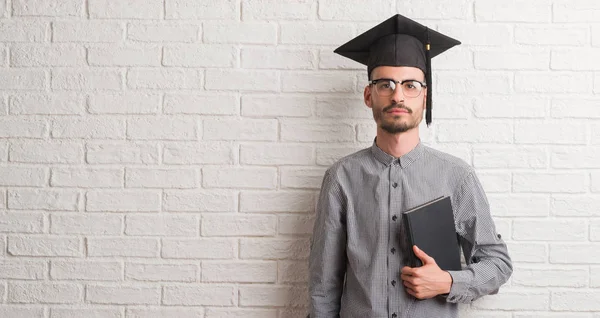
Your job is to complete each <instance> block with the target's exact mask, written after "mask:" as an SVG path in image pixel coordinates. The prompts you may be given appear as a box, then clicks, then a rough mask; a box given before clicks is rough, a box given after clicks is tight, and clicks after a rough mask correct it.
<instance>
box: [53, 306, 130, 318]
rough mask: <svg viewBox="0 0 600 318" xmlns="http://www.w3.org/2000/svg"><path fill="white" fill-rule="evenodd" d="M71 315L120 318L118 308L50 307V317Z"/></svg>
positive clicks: (61, 317) (56, 317)
mask: <svg viewBox="0 0 600 318" xmlns="http://www.w3.org/2000/svg"><path fill="white" fill-rule="evenodd" d="M72 317H90V318H91V317H94V318H96V317H98V318H100V317H101V318H122V315H121V309H119V308H97V307H96V306H93V307H92V306H90V307H83V308H55V307H53V308H50V318H72Z"/></svg>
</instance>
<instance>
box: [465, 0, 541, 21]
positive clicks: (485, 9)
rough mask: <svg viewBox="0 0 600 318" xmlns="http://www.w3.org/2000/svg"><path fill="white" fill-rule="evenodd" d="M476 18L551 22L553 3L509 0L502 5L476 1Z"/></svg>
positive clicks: (482, 19)
mask: <svg viewBox="0 0 600 318" xmlns="http://www.w3.org/2000/svg"><path fill="white" fill-rule="evenodd" d="M475 20H476V21H478V22H479V21H482V22H484V21H485V22H535V23H540V22H550V21H551V20H552V3H549V2H547V1H544V0H535V1H522V0H509V1H506V2H504V3H502V5H501V6H500V5H498V4H494V3H492V2H486V1H482V0H476V1H475Z"/></svg>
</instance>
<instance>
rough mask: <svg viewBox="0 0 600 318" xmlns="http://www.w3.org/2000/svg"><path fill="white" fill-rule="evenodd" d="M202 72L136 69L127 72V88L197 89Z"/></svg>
mask: <svg viewBox="0 0 600 318" xmlns="http://www.w3.org/2000/svg"><path fill="white" fill-rule="evenodd" d="M202 74H203V71H201V70H194V69H175V68H159V67H157V68H138V69H129V70H128V71H127V86H128V87H130V88H132V89H199V88H202V77H203V75H202Z"/></svg>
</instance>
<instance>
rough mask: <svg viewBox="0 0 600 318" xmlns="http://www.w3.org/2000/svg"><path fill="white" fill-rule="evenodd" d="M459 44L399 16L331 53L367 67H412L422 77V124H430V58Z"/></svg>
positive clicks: (369, 73)
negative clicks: (424, 86) (424, 90)
mask: <svg viewBox="0 0 600 318" xmlns="http://www.w3.org/2000/svg"><path fill="white" fill-rule="evenodd" d="M459 44H460V42H459V41H457V40H455V39H453V38H451V37H448V36H446V35H443V34H441V33H439V32H437V31H435V30H431V29H429V28H428V27H426V26H423V25H421V24H420V23H418V22H416V21H413V20H411V19H409V18H406V17H404V16H401V15H399V14H396V15H394V16H393V17H391V18H389V19H387V20H385V21H383V22H382V23H380V24H378V25H377V26H375V27H373V28H372V29H370V30H368V31H366V32H364V33H363V34H361V35H359V36H357V37H355V38H354V39H352V40H350V41H348V42H347V43H345V44H344V45H342V46H340V47H338V48H337V49H335V51H334V52H335V53H337V54H340V55H342V56H344V57H347V58H349V59H352V60H354V61H356V62H358V63H361V64H364V65H366V66H367V72H368V76H369V79H370V78H371V71H373V69H374V68H376V67H378V66H412V67H416V68H419V69H421V70H422V71H423V73H425V79H426V81H427V113H426V123H427V125H429V124H430V123H431V97H432V92H431V89H432V85H431V58H433V57H435V56H437V55H439V54H441V53H443V52H444V51H446V50H448V49H449V48H451V47H453V46H455V45H459Z"/></svg>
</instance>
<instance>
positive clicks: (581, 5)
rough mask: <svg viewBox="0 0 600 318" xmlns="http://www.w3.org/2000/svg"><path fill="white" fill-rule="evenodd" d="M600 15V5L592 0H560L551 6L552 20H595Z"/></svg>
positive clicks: (582, 21) (581, 21)
mask: <svg viewBox="0 0 600 318" xmlns="http://www.w3.org/2000/svg"><path fill="white" fill-rule="evenodd" d="M598 17H600V5H598V2H596V1H593V0H580V1H576V2H571V1H565V0H560V1H556V2H555V3H554V6H553V17H552V19H553V22H567V23H571V22H573V23H584V22H596V21H598Z"/></svg>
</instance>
